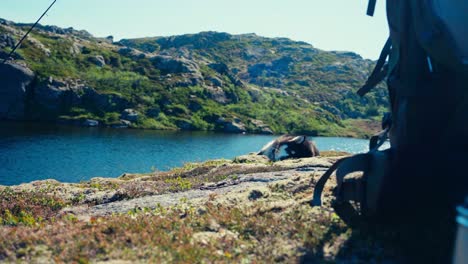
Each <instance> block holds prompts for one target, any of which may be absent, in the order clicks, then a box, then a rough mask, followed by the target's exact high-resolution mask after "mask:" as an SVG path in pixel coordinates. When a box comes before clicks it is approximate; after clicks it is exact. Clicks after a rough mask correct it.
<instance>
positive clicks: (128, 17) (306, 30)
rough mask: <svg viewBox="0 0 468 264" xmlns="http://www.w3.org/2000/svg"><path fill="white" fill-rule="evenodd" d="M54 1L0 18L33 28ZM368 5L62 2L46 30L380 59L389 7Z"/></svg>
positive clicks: (32, 1)
mask: <svg viewBox="0 0 468 264" xmlns="http://www.w3.org/2000/svg"><path fill="white" fill-rule="evenodd" d="M51 2H52V0H0V17H1V18H5V19H8V20H12V21H15V22H34V21H35V20H36V19H37V18H38V17H39V16H40V14H42V12H43V11H44V10H45V9H46V8H47V6H48V5H49V4H50V3H51ZM377 2H378V3H377V10H376V13H375V16H374V17H373V18H372V17H368V16H366V15H365V12H366V7H367V0H58V1H57V3H56V4H55V6H54V7H53V8H52V9H51V10H50V11H49V13H48V16H46V17H44V18H43V20H42V21H41V24H49V25H57V26H60V27H74V28H76V29H85V30H87V31H89V32H90V33H92V34H93V35H95V36H98V37H103V36H108V35H113V36H114V37H115V39H117V40H118V39H121V38H136V37H145V36H169V35H179V34H184V33H197V32H200V31H208V30H214V31H222V32H228V33H232V34H239V33H252V32H253V33H256V34H258V35H261V36H266V37H288V38H291V39H294V40H301V41H306V42H308V43H311V44H312V45H314V46H315V47H317V48H320V49H324V50H350V51H354V52H357V53H359V54H361V55H362V56H363V57H365V58H371V59H376V58H377V57H378V54H379V52H380V49H381V47H382V46H383V44H384V42H385V40H386V38H387V36H388V26H387V24H386V17H385V3H384V2H385V1H383V0H380V1H377Z"/></svg>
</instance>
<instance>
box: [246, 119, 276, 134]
mask: <svg viewBox="0 0 468 264" xmlns="http://www.w3.org/2000/svg"><path fill="white" fill-rule="evenodd" d="M250 123H252V124H253V125H254V126H255V128H254V130H255V132H257V133H260V134H265V135H272V134H273V131H272V130H271V128H270V127H269V126H268V125H267V124H265V123H263V121H262V120H257V119H252V120H250Z"/></svg>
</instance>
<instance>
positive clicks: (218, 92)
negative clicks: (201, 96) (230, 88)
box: [206, 86, 229, 104]
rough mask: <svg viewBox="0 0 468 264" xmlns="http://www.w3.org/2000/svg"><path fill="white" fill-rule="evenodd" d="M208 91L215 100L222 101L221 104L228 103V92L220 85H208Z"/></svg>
mask: <svg viewBox="0 0 468 264" xmlns="http://www.w3.org/2000/svg"><path fill="white" fill-rule="evenodd" d="M206 91H207V92H208V96H209V98H210V99H212V100H213V101H215V102H217V103H220V104H227V103H228V102H229V99H228V98H227V96H226V93H225V92H224V91H223V89H221V88H220V87H210V86H208V87H206Z"/></svg>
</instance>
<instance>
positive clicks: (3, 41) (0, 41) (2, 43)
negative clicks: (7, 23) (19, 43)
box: [0, 34, 16, 48]
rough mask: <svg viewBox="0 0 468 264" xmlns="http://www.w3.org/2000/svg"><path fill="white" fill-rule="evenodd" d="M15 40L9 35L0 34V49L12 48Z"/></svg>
mask: <svg viewBox="0 0 468 264" xmlns="http://www.w3.org/2000/svg"><path fill="white" fill-rule="evenodd" d="M15 44H16V40H15V39H14V38H13V37H12V36H11V35H9V34H0V48H4V47H9V48H13V47H14V46H15Z"/></svg>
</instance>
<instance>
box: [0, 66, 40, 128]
mask: <svg viewBox="0 0 468 264" xmlns="http://www.w3.org/2000/svg"><path fill="white" fill-rule="evenodd" d="M34 77H35V75H34V73H33V72H32V71H31V70H30V69H29V68H27V67H26V66H23V65H20V64H15V63H5V64H0V87H1V89H0V119H23V118H24V117H25V107H26V97H27V88H28V87H29V86H30V85H31V84H32V82H33V80H34Z"/></svg>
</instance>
